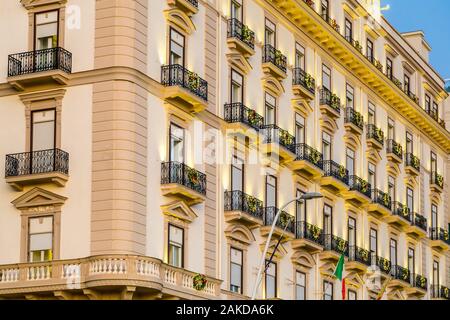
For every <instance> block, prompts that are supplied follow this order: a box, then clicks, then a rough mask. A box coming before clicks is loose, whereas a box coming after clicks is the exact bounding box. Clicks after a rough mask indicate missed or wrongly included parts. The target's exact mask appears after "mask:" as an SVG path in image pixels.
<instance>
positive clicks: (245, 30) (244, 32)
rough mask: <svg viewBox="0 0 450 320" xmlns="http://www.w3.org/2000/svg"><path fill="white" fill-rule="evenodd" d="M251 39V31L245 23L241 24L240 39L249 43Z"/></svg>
mask: <svg viewBox="0 0 450 320" xmlns="http://www.w3.org/2000/svg"><path fill="white" fill-rule="evenodd" d="M251 39H252V33H251V31H250V29H249V27H247V26H246V25H243V26H242V41H244V42H245V43H250V41H251Z"/></svg>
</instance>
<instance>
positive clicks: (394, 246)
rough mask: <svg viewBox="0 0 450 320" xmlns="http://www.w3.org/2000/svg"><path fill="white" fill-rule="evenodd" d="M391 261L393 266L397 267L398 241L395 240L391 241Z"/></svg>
mask: <svg viewBox="0 0 450 320" xmlns="http://www.w3.org/2000/svg"><path fill="white" fill-rule="evenodd" d="M390 260H391V264H392V266H396V265H397V240H394V239H391V241H390Z"/></svg>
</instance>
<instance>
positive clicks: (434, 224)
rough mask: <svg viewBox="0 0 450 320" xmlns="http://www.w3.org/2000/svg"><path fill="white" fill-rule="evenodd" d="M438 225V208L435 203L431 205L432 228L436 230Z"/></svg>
mask: <svg viewBox="0 0 450 320" xmlns="http://www.w3.org/2000/svg"><path fill="white" fill-rule="evenodd" d="M437 227H438V208H437V206H436V205H435V204H432V205H431V229H432V230H436V229H437Z"/></svg>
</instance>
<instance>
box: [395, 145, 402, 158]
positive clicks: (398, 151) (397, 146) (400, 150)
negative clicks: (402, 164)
mask: <svg viewBox="0 0 450 320" xmlns="http://www.w3.org/2000/svg"><path fill="white" fill-rule="evenodd" d="M393 150H394V153H395V154H396V155H398V156H401V154H402V146H401V145H399V144H398V143H394V148H393Z"/></svg>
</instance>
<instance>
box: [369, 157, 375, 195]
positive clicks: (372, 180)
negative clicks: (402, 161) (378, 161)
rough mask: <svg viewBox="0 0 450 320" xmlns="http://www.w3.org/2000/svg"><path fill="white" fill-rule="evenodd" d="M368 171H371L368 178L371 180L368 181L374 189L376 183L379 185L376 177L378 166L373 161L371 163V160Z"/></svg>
mask: <svg viewBox="0 0 450 320" xmlns="http://www.w3.org/2000/svg"><path fill="white" fill-rule="evenodd" d="M368 171H369V173H368V180H369V181H368V182H369V184H370V187H371V188H372V189H375V188H376V185H377V183H376V177H377V174H376V166H375V165H374V164H373V163H371V162H369V164H368Z"/></svg>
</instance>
